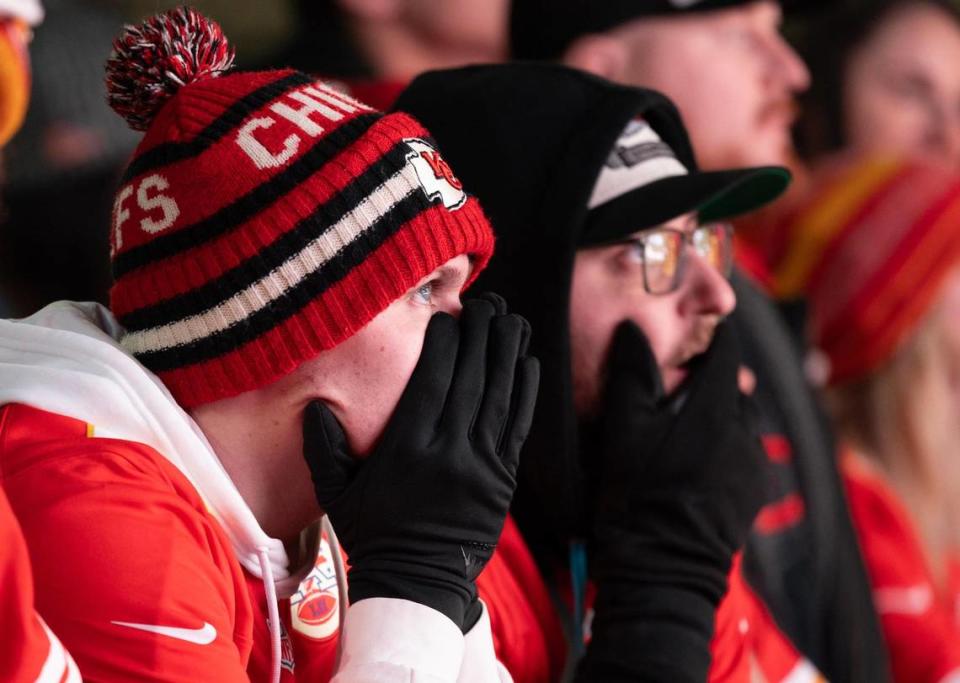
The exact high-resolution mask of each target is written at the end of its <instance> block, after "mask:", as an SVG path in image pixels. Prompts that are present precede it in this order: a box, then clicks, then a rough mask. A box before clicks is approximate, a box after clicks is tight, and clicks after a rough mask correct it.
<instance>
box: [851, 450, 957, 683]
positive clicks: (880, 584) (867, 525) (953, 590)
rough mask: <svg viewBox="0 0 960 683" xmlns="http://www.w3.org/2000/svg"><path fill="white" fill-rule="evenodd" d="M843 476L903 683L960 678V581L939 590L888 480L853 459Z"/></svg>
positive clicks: (898, 676)
mask: <svg viewBox="0 0 960 683" xmlns="http://www.w3.org/2000/svg"><path fill="white" fill-rule="evenodd" d="M841 472H842V474H843V481H844V485H845V487H846V490H847V495H848V497H849V500H850V511H851V513H852V515H853V522H854V526H855V527H856V530H857V537H858V539H859V541H860V548H861V550H862V551H863V557H864V560H865V562H866V565H867V573H868V574H869V576H870V583H871V586H872V588H873V596H874V604H875V605H876V608H877V613H878V614H879V616H880V625H881V627H882V629H883V635H884V638H885V640H886V641H887V648H888V650H889V653H890V662H891V665H892V668H893V675H894V680H895V681H896V682H897V683H935V682H936V681H942V680H944V679H945V678H946V677H947V676H948V675H950V674H953V675H954V676H957V677H960V613H958V606H960V573H958V572H957V571H956V566H957V563H956V561H953V562H951V565H952V567H951V569H952V570H951V571H949V579H948V582H947V586H946V587H945V588H944V589H938V588H937V586H936V583H935V582H934V580H933V574H932V572H931V571H930V567H929V564H928V562H927V559H926V556H925V554H924V551H923V547H922V545H921V542H920V536H919V534H918V532H917V530H916V529H915V528H914V526H913V523H912V521H911V519H910V514H909V512H907V509H906V507H905V506H904V505H903V503H902V502H901V501H900V499H899V497H898V496H897V494H896V493H895V492H894V490H893V489H892V488H891V487H890V486H889V485H888V484H887V482H886V481H885V480H884V478H883V475H882V474H881V473H880V472H879V471H878V470H876V469H875V468H874V467H872V466H871V465H870V463H869V462H868V461H867V460H865V458H864V457H862V456H859V455H856V454H853V453H850V452H847V453H845V454H844V455H843V458H842V460H841Z"/></svg>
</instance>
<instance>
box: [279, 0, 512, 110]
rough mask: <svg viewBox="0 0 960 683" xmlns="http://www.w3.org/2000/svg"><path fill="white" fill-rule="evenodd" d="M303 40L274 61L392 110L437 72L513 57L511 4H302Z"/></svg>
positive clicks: (418, 0)
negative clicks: (421, 78) (415, 83)
mask: <svg viewBox="0 0 960 683" xmlns="http://www.w3.org/2000/svg"><path fill="white" fill-rule="evenodd" d="M295 7H296V9H297V14H298V19H297V25H298V28H297V34H296V36H295V37H294V39H293V40H292V42H291V43H290V44H289V45H288V47H287V48H286V49H285V50H284V51H282V52H281V53H280V54H278V55H276V56H274V57H271V58H270V62H271V63H272V64H275V65H278V66H287V65H289V66H292V67H294V68H297V69H300V70H302V71H306V72H308V73H314V74H318V75H320V76H324V77H329V78H332V79H335V80H337V81H339V82H340V84H341V85H342V86H343V87H344V88H346V89H347V90H348V91H349V92H350V93H351V94H352V95H354V96H356V97H358V98H360V99H362V100H363V101H365V102H369V103H370V104H371V105H372V106H375V107H379V108H382V109H386V108H388V107H389V106H390V105H391V104H392V103H393V100H394V99H395V98H396V96H397V95H398V94H399V93H400V91H401V90H402V89H403V88H404V87H405V86H406V85H407V83H409V82H410V80H411V79H412V78H413V77H414V76H416V75H418V74H420V73H422V72H424V71H428V70H430V69H444V68H450V67H455V66H462V65H465V64H475V63H487V62H500V61H503V60H504V59H506V57H507V52H508V49H507V23H508V17H507V13H508V10H509V0H296V3H295Z"/></svg>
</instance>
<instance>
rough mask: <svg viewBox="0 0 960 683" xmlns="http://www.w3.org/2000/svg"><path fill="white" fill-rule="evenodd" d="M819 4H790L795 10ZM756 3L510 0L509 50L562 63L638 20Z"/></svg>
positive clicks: (813, 0)
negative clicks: (572, 48)
mask: <svg viewBox="0 0 960 683" xmlns="http://www.w3.org/2000/svg"><path fill="white" fill-rule="evenodd" d="M818 1H819V0H806V1H805V2H804V0H787V1H782V2H780V3H779V4H780V5H782V6H783V7H784V9H785V10H795V9H800V8H802V7H804V6H805V5H812V4H817V2H818ZM753 2H757V0H511V9H510V50H511V55H512V57H513V58H514V59H549V60H553V59H558V58H559V57H560V55H561V54H562V53H563V51H564V50H565V49H566V48H567V46H568V45H570V43H572V42H573V41H574V40H575V39H577V38H578V37H580V36H583V35H587V34H589V33H602V32H603V31H608V30H610V29H612V28H615V27H617V26H620V25H621V24H625V23H627V22H629V21H633V20H635V19H641V18H643V17H653V16H669V15H681V14H687V13H691V12H708V11H711V10H719V9H726V8H729V7H735V6H737V5H748V4H751V3H753Z"/></svg>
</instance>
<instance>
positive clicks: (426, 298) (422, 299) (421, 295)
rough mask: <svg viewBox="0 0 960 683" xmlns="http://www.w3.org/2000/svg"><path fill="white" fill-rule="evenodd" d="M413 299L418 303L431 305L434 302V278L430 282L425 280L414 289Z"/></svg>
mask: <svg viewBox="0 0 960 683" xmlns="http://www.w3.org/2000/svg"><path fill="white" fill-rule="evenodd" d="M411 296H413V300H414V301H415V302H416V303H419V304H424V305H427V306H429V305H430V304H432V303H433V280H431V281H430V282H424V283H423V284H422V285H420V286H419V287H417V288H416V289H414V290H413V294H412V295H411Z"/></svg>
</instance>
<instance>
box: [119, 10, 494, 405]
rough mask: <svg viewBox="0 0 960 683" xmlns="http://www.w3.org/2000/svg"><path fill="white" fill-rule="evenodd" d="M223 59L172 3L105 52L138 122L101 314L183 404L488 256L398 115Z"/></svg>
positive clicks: (475, 218)
mask: <svg viewBox="0 0 960 683" xmlns="http://www.w3.org/2000/svg"><path fill="white" fill-rule="evenodd" d="M233 57H234V54H233V50H232V48H231V47H230V46H229V45H228V43H227V41H226V39H225V38H224V36H223V34H222V32H221V30H220V27H219V26H218V25H217V24H216V23H214V22H213V21H211V20H209V19H207V18H205V17H204V16H202V15H201V14H199V13H198V12H196V11H195V10H192V9H189V8H177V9H174V10H171V11H168V12H165V13H163V14H161V15H158V16H156V17H154V18H152V19H149V20H148V21H146V22H144V23H143V24H141V25H139V26H136V27H130V26H128V27H126V29H125V30H124V32H123V33H122V34H121V35H120V37H119V38H117V40H116V41H115V42H114V50H113V53H112V55H111V57H110V59H109V61H108V62H107V91H108V99H109V102H110V105H111V106H112V107H113V108H114V110H116V111H117V112H118V113H119V114H120V115H121V116H123V117H124V118H125V119H126V120H127V122H128V123H129V124H130V126H131V127H132V128H134V129H136V130H143V131H145V132H146V134H145V135H144V138H143V140H142V142H141V143H140V145H139V146H138V147H137V150H136V152H135V153H134V156H133V159H132V160H131V162H130V165H129V167H128V168H127V169H126V172H125V174H124V176H123V179H122V182H121V186H120V189H119V191H118V192H117V196H116V200H115V202H114V208H113V219H112V230H111V256H112V263H113V270H114V278H115V284H114V286H113V288H112V290H111V292H110V307H111V309H112V310H113V312H114V314H115V315H116V316H117V318H118V320H119V321H120V323H121V324H122V325H123V326H124V328H125V329H126V334H125V336H124V337H123V339H122V344H123V346H124V348H126V349H127V350H128V351H129V352H130V353H131V354H133V355H134V356H135V357H136V358H137V359H138V360H139V361H140V362H141V363H143V365H145V366H146V367H147V368H149V369H150V370H152V371H153V372H154V373H156V374H157V375H158V376H159V377H160V379H161V380H163V382H164V383H165V384H166V386H167V387H168V388H169V389H170V391H171V392H172V393H173V395H174V397H175V398H176V399H177V401H178V402H179V403H180V404H181V405H182V406H184V407H186V408H190V407H194V406H197V405H199V404H202V403H206V402H210V401H215V400H218V399H223V398H227V397H230V396H234V395H236V394H239V393H241V392H244V391H248V390H251V389H255V388H259V387H262V386H265V385H266V384H269V383H270V382H273V381H274V380H276V379H279V378H280V377H282V376H284V375H285V374H287V373H289V372H291V371H292V370H294V369H296V367H297V366H299V365H300V364H301V363H303V362H304V361H306V360H309V359H310V358H313V357H315V356H316V355H317V354H318V353H320V352H322V351H324V350H327V349H330V348H332V347H334V346H336V345H337V344H339V343H341V342H342V341H344V340H345V339H347V338H348V337H350V336H351V335H353V334H354V333H355V332H357V331H358V330H359V329H360V328H361V327H363V326H364V325H365V324H366V323H367V322H369V321H370V320H372V319H373V318H374V317H375V316H376V315H377V314H378V313H380V312H381V311H383V310H384V309H385V308H387V306H389V305H390V304H391V303H392V302H393V301H395V300H396V299H398V298H400V296H401V295H403V294H404V293H405V292H406V291H407V290H408V289H410V288H411V287H413V286H414V285H416V284H417V282H418V281H420V280H421V279H422V278H424V277H426V276H427V275H429V274H430V273H431V272H432V271H433V270H435V269H436V268H437V267H439V266H440V265H442V264H443V263H444V262H446V261H448V260H450V259H451V258H453V257H455V256H458V255H460V254H468V255H470V256H471V257H472V259H473V264H474V267H473V271H472V276H473V277H476V275H477V274H478V273H479V272H480V271H481V270H482V269H483V267H484V266H485V265H486V263H487V261H488V260H489V258H490V256H491V254H492V251H493V233H492V231H491V229H490V225H489V223H488V222H487V220H486V218H485V217H484V215H483V212H482V210H481V209H480V207H479V205H478V204H477V201H476V200H475V199H474V198H472V197H471V196H469V195H468V194H466V192H465V191H464V189H463V186H462V185H461V183H460V181H459V180H457V178H456V176H455V175H454V173H453V172H452V170H451V169H450V167H449V166H448V165H447V163H446V162H445V161H444V160H443V158H442V157H441V156H440V154H439V152H438V151H437V149H436V147H435V145H434V144H433V142H432V141H431V139H430V134H429V133H428V132H427V131H426V130H425V129H424V128H423V127H422V126H421V125H420V124H419V123H418V122H417V121H416V120H414V119H413V118H411V117H410V116H407V115H405V114H402V113H395V114H388V115H385V114H382V113H380V112H377V111H374V110H372V109H371V108H370V107H368V106H366V105H364V104H363V103H361V102H358V101H356V100H353V99H350V98H349V97H346V96H345V95H343V94H342V93H340V92H339V91H337V90H335V89H333V88H331V87H329V86H328V85H326V84H324V83H323V82H320V81H317V80H316V79H315V78H312V77H310V76H307V75H305V74H302V73H298V72H296V71H290V70H286V71H265V72H250V73H242V72H238V73H230V74H226V72H227V71H228V70H229V69H230V67H231V65H232V63H233ZM468 284H469V283H468Z"/></svg>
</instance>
